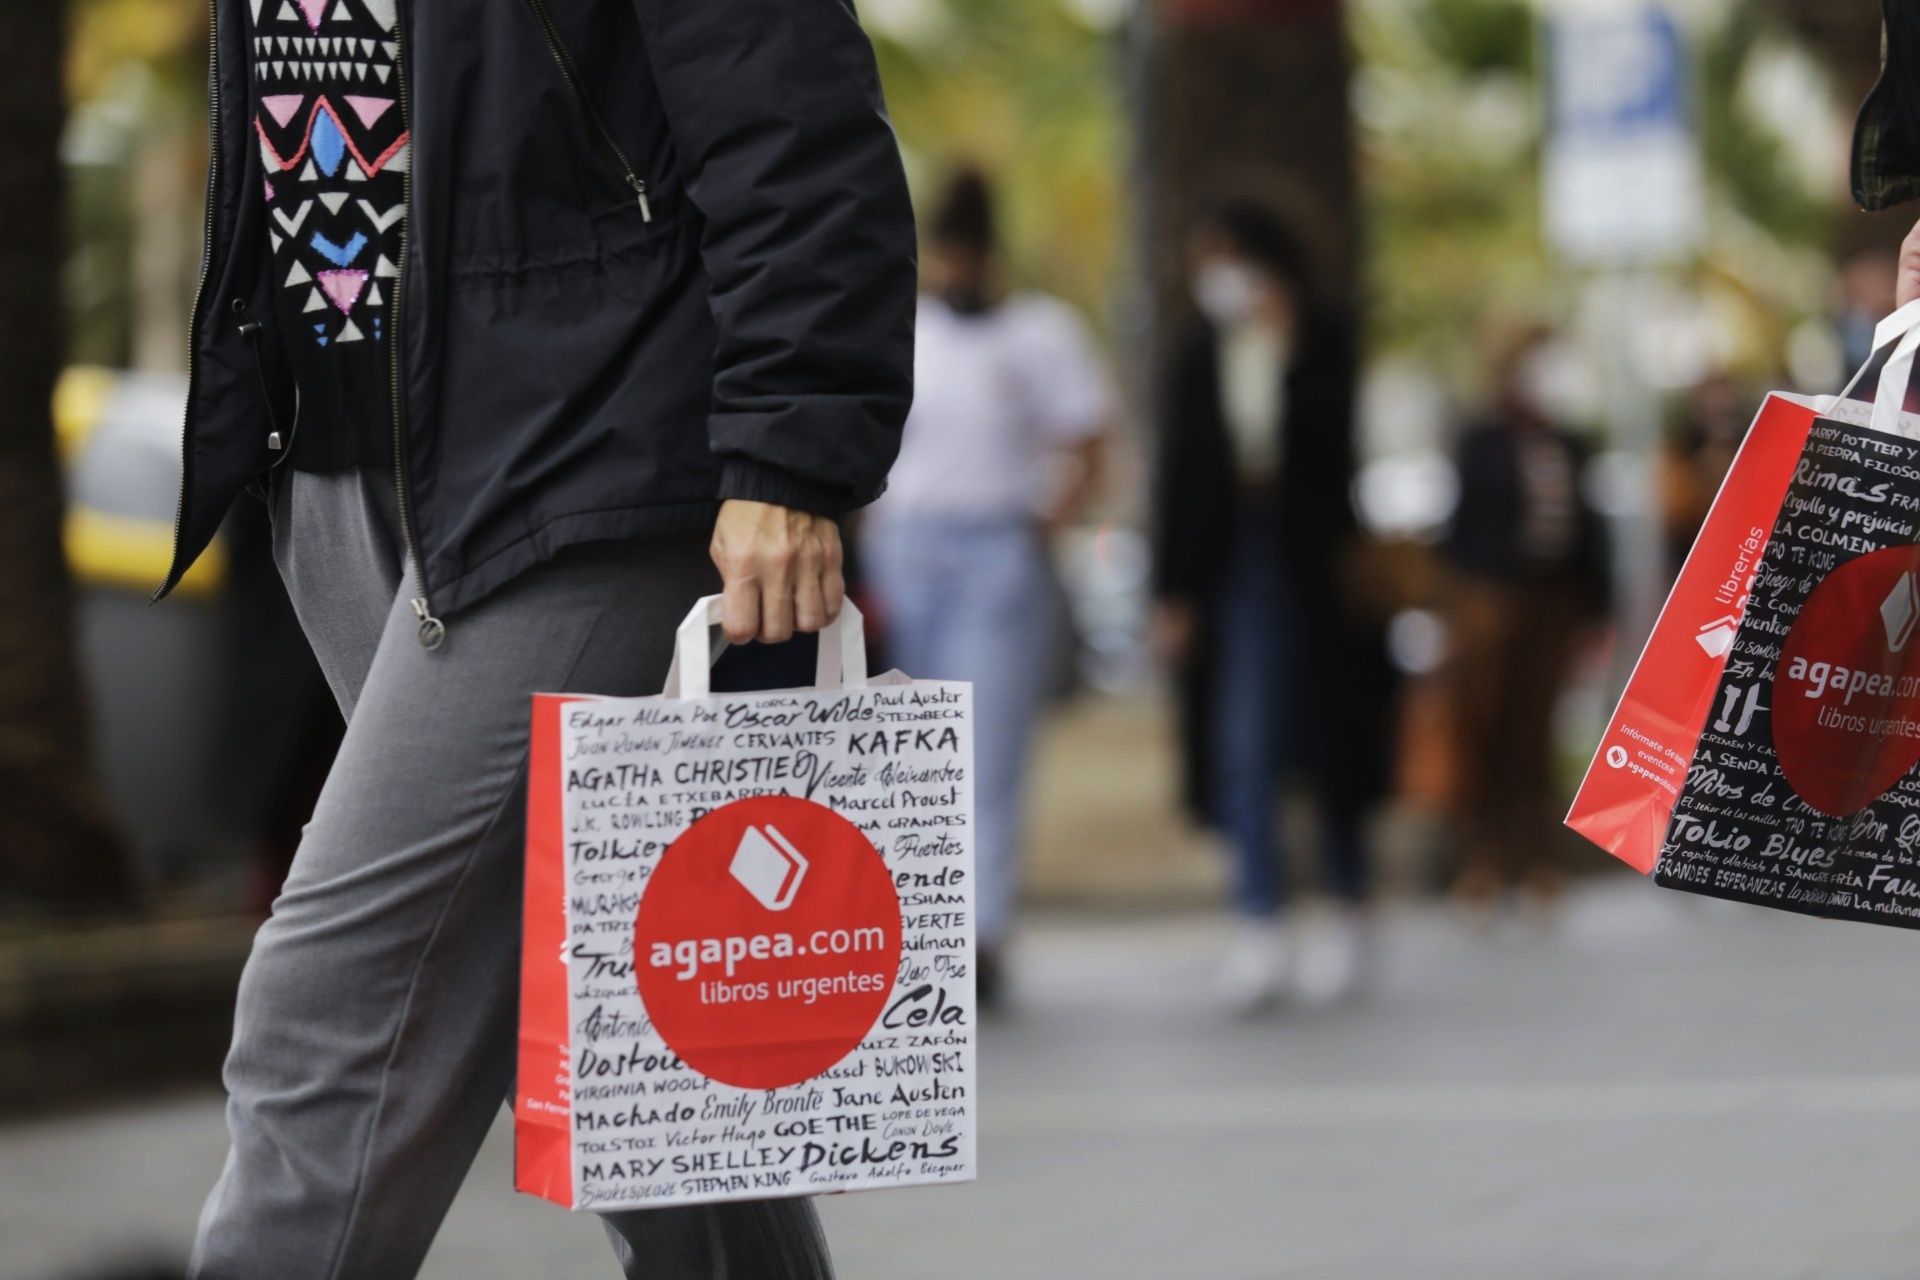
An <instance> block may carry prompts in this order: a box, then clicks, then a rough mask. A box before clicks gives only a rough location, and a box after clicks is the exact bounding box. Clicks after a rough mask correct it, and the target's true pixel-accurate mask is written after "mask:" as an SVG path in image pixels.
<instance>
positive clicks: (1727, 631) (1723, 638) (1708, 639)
mask: <svg viewBox="0 0 1920 1280" xmlns="http://www.w3.org/2000/svg"><path fill="white" fill-rule="evenodd" d="M1739 634H1740V620H1739V619H1738V618H1736V617H1734V616H1733V615H1732V614H1728V615H1727V616H1726V617H1724V618H1715V619H1714V620H1713V621H1712V622H1709V623H1708V624H1707V625H1706V626H1704V627H1702V628H1700V631H1699V633H1698V634H1697V635H1695V636H1694V640H1695V641H1696V642H1697V643H1698V644H1699V646H1700V647H1701V648H1702V649H1705V650H1706V651H1707V656H1708V657H1709V658H1724V657H1726V656H1727V650H1729V649H1731V648H1733V640H1734V637H1735V636H1737V635H1739Z"/></svg>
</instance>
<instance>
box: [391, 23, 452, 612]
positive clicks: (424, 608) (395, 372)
mask: <svg viewBox="0 0 1920 1280" xmlns="http://www.w3.org/2000/svg"><path fill="white" fill-rule="evenodd" d="M406 26H407V15H406V13H405V12H404V10H402V11H401V12H399V13H398V14H397V16H396V21H395V22H394V26H393V39H394V53H395V55H396V56H395V58H394V60H393V71H394V75H395V76H396V77H398V80H397V86H398V89H399V101H400V123H401V125H402V126H403V127H404V128H405V129H406V131H407V138H408V140H409V143H411V141H412V138H413V118H412V111H411V108H410V107H409V106H408V103H407V50H406ZM418 154H419V153H418V151H417V149H416V150H414V151H413V152H411V153H410V154H409V160H408V164H407V168H406V171H405V172H404V173H402V174H401V175H400V199H401V203H402V205H403V207H404V208H405V209H406V211H407V214H406V225H405V226H403V227H402V228H401V230H400V261H399V262H398V263H396V264H395V266H394V272H395V274H394V277H393V307H392V309H391V311H390V312H389V315H390V316H391V317H392V321H393V323H392V325H391V327H390V328H389V331H388V333H387V342H388V343H389V344H390V346H389V358H388V361H387V368H388V372H389V375H390V379H391V386H390V390H391V392H392V398H393V491H394V498H395V505H396V506H397V507H398V508H399V513H400V538H401V541H403V542H405V543H406V544H407V562H408V564H409V565H411V566H412V569H413V582H414V590H416V591H417V592H419V594H418V595H416V596H414V598H413V600H412V602H411V603H412V604H413V616H414V617H415V618H417V619H418V620H419V623H420V626H419V631H418V633H417V634H418V635H419V637H420V644H421V647H422V648H426V649H438V648H439V647H440V646H441V645H443V644H445V643H446V640H447V624H446V623H444V622H442V621H441V620H440V619H438V618H436V617H434V616H433V606H432V604H430V603H429V602H428V597H427V566H426V562H425V561H423V560H422V559H421V558H420V543H419V539H418V538H417V537H415V535H414V531H413V508H412V506H411V505H410V504H409V503H408V502H407V420H406V408H405V405H404V403H403V401H402V399H401V394H400V391H401V379H400V351H401V345H402V343H401V333H402V330H401V327H400V298H401V294H402V291H403V288H404V286H405V283H406V278H407V259H408V258H409V256H411V255H410V245H409V244H408V241H409V240H411V239H412V236H413V160H414V159H416V158H417V157H418Z"/></svg>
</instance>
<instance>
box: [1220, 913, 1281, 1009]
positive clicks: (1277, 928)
mask: <svg viewBox="0 0 1920 1280" xmlns="http://www.w3.org/2000/svg"><path fill="white" fill-rule="evenodd" d="M1292 959H1293V951H1292V948H1291V946H1290V945H1289V942H1288V938H1287V930H1286V927H1285V926H1284V925H1282V924H1281V923H1280V922H1279V921H1278V920H1248V921H1245V922H1243V923H1242V924H1241V926H1240V929H1239V932H1238V933H1237V934H1236V935H1235V936H1234V939H1233V943H1232V945H1230V946H1229V947H1228V948H1227V954H1226V958H1225V959H1224V960H1223V961H1222V962H1221V965H1220V975H1219V978H1218V982H1219V986H1220V994H1221V996H1222V998H1223V999H1225V1001H1226V1003H1227V1005H1228V1007H1229V1008H1231V1009H1232V1010H1233V1011H1234V1013H1236V1014H1239V1015H1242V1016H1244V1015H1246V1014H1250V1013H1255V1012H1257V1011H1258V1010H1260V1009H1262V1008H1264V1007H1265V1006H1267V1005H1269V1004H1271V1003H1273V1001H1275V1000H1276V999H1278V998H1279V996H1280V995H1281V993H1282V992H1283V991H1285V990H1286V986H1287V971H1288V969H1289V968H1290V967H1291V963H1292Z"/></svg>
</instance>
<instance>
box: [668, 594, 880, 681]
mask: <svg viewBox="0 0 1920 1280" xmlns="http://www.w3.org/2000/svg"><path fill="white" fill-rule="evenodd" d="M719 625H720V597H719V596H707V597H705V598H703V599H702V600H701V601H700V602H699V603H698V604H696V605H694V606H693V608H692V610H691V611H689V612H688V614H687V616H686V619H685V620H684V621H683V622H681V624H680V629H679V630H678V631H677V632H675V633H674V640H673V665H672V666H670V667H668V668H667V683H666V687H665V688H664V689H662V690H661V692H662V693H663V694H665V695H666V696H667V697H669V698H704V697H706V696H707V695H709V694H710V693H712V692H713V685H712V671H713V664H714V662H715V661H716V660H717V659H718V658H719V657H720V655H721V654H722V653H723V652H725V650H726V642H725V641H724V640H723V641H721V642H720V643H719V644H718V645H716V644H715V643H714V635H713V632H714V628H715V627H718V626H719ZM813 685H814V688H816V689H838V688H840V687H842V685H845V686H846V687H847V688H851V689H864V688H866V685H867V636H866V629H865V627H864V626H863V625H862V619H861V616H860V610H859V609H858V608H856V607H855V606H854V603H853V601H851V600H849V601H847V602H846V603H845V604H843V605H841V606H840V616H839V617H837V618H835V619H834V620H833V621H832V622H829V623H828V624H827V625H826V627H825V628H823V629H822V630H821V632H820V659H819V662H818V663H817V664H816V665H815V667H814V672H813Z"/></svg>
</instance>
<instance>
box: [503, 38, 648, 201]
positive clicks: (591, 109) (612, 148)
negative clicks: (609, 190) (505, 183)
mask: <svg viewBox="0 0 1920 1280" xmlns="http://www.w3.org/2000/svg"><path fill="white" fill-rule="evenodd" d="M527 8H529V9H531V10H533V16H534V19H535V20H536V21H538V22H539V23H540V30H541V31H542V32H544V33H545V35H546V37H547V52H548V53H550V54H552V55H553V61H554V64H555V65H556V66H558V67H559V68H560V74H561V76H563V77H564V78H565V79H566V82H567V88H569V89H571V90H572V91H573V100H574V101H575V102H576V103H578V104H579V106H580V114H581V115H582V116H584V117H585V118H586V121H587V123H588V124H589V125H590V126H592V128H593V130H594V132H596V133H597V134H599V135H600V141H601V142H602V143H604V144H605V145H606V148H607V151H608V152H609V153H611V154H612V156H613V158H614V160H615V161H616V162H617V163H618V164H619V166H620V172H621V174H622V175H623V176H624V177H625V178H626V181H627V185H628V186H629V187H632V188H633V194H634V197H635V199H636V200H637V201H638V202H639V205H640V220H641V221H642V222H652V221H653V205H652V203H651V202H649V201H648V199H647V184H646V180H645V179H643V178H641V177H640V176H639V175H638V174H636V173H635V172H634V171H633V162H632V161H630V160H628V159H627V153H626V152H625V151H622V150H621V149H620V144H619V143H618V142H616V141H614V138H613V131H612V130H611V129H609V128H607V122H606V118H605V117H604V116H602V115H601V114H600V108H599V107H598V106H596V105H594V101H593V93H592V91H591V90H589V89H588V87H587V78H586V77H585V76H584V75H582V74H581V73H580V67H579V65H578V64H577V63H575V62H574V60H573V53H572V51H571V50H569V49H568V48H567V44H566V41H564V40H562V39H561V38H560V28H559V27H557V26H555V25H554V22H553V15H552V14H551V13H549V12H548V11H547V0H527Z"/></svg>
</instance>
